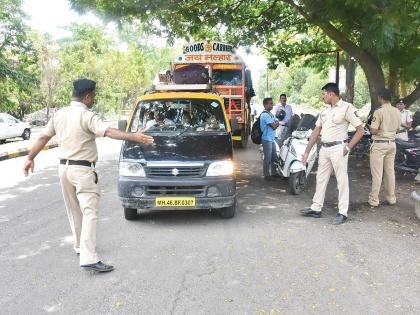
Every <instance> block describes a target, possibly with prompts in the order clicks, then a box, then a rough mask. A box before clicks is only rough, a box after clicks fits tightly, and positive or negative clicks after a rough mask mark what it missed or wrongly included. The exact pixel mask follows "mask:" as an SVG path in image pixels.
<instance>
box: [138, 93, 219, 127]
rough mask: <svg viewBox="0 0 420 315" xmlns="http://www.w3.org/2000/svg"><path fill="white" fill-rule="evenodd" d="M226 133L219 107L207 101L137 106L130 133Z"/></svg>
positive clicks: (215, 103) (143, 103)
mask: <svg viewBox="0 0 420 315" xmlns="http://www.w3.org/2000/svg"><path fill="white" fill-rule="evenodd" d="M142 129H144V130H145V132H149V133H156V132H159V133H160V132H164V133H167V132H192V133H210V132H221V131H223V132H226V130H227V129H226V124H225V119H224V114H223V109H222V106H221V104H220V103H219V102H218V101H215V100H208V99H171V100H153V101H144V102H141V103H139V104H138V106H137V109H136V112H135V114H134V117H133V120H132V123H131V127H130V130H131V131H132V132H136V131H139V130H142Z"/></svg>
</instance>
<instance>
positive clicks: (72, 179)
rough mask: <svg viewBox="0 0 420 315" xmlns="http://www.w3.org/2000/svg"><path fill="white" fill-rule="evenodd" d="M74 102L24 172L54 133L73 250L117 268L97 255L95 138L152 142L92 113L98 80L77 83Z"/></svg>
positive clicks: (99, 266)
mask: <svg viewBox="0 0 420 315" xmlns="http://www.w3.org/2000/svg"><path fill="white" fill-rule="evenodd" d="M73 87H74V88H73V101H72V102H71V103H70V106H67V107H64V108H62V109H60V110H59V111H57V112H56V113H55V114H54V116H53V117H52V118H51V120H50V121H49V122H48V125H47V126H46V128H45V130H44V131H43V134H42V135H41V136H40V137H39V139H38V140H37V142H36V143H35V144H34V146H33V147H32V149H31V151H30V152H29V155H28V158H27V160H26V162H25V165H24V168H23V171H24V173H25V176H28V173H29V170H31V171H32V172H33V171H34V166H35V163H34V159H35V157H36V156H37V154H38V153H39V152H40V151H41V150H42V149H43V148H44V146H45V145H46V144H47V142H48V141H49V140H50V139H51V138H52V137H53V136H55V137H56V140H57V142H58V144H59V152H58V156H59V158H60V166H59V170H58V173H59V177H60V183H61V188H62V192H63V197H64V203H65V205H66V210H67V215H68V218H69V221H70V227H71V230H72V234H73V241H74V250H75V252H76V253H77V254H79V253H80V266H81V267H84V268H85V269H89V270H95V271H111V270H113V269H114V267H113V266H109V265H106V264H104V263H102V262H101V261H100V260H99V259H98V254H97V253H96V223H97V220H98V216H97V212H98V203H99V187H98V175H97V173H96V170H95V163H96V161H97V159H98V151H97V148H96V142H95V138H96V137H104V136H105V137H110V138H112V139H118V140H128V141H135V142H140V143H145V144H150V143H153V138H152V137H150V136H147V135H144V134H143V133H141V132H138V133H127V132H123V131H120V130H118V129H115V128H108V127H107V126H105V124H104V123H103V121H102V120H101V119H100V118H99V116H98V115H97V114H95V113H94V112H92V111H91V108H92V106H93V104H94V102H95V89H96V82H95V81H92V80H88V79H81V80H76V81H74V82H73Z"/></svg>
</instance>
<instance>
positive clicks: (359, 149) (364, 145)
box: [348, 125, 372, 158]
mask: <svg viewBox="0 0 420 315" xmlns="http://www.w3.org/2000/svg"><path fill="white" fill-rule="evenodd" d="M355 133H356V131H350V132H349V133H348V142H350V141H351V139H352V138H353V136H354V134H355ZM371 145H372V134H371V133H370V129H369V127H368V126H366V125H365V126H364V127H363V137H362V138H361V139H360V141H359V142H358V143H357V144H356V145H355V146H354V147H353V149H352V150H351V151H350V155H354V156H355V157H356V158H362V157H363V156H368V155H369V152H370V147H371Z"/></svg>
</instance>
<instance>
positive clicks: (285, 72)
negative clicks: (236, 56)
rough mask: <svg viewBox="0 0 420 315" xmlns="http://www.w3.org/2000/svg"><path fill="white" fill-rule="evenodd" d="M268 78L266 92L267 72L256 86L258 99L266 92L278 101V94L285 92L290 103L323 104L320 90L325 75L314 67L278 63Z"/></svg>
mask: <svg viewBox="0 0 420 315" xmlns="http://www.w3.org/2000/svg"><path fill="white" fill-rule="evenodd" d="M268 79H269V85H268V93H267V91H266V87H267V84H266V82H267V74H266V73H265V74H263V75H262V76H261V78H260V80H259V82H258V86H257V97H258V99H263V98H264V97H265V95H266V94H268V95H269V96H271V97H273V100H274V101H275V102H278V101H279V97H280V94H282V93H286V95H287V96H288V101H289V102H290V103H294V104H299V105H304V106H306V107H313V108H320V107H322V106H323V102H322V100H321V99H320V91H321V88H322V86H323V85H325V82H326V77H325V76H324V75H323V74H319V73H317V72H316V71H315V70H314V69H311V68H307V67H303V66H302V65H296V64H295V65H292V66H290V67H286V66H285V65H284V64H280V65H279V66H278V67H277V68H276V69H274V70H270V71H269V74H268Z"/></svg>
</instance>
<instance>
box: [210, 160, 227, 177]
mask: <svg viewBox="0 0 420 315" xmlns="http://www.w3.org/2000/svg"><path fill="white" fill-rule="evenodd" d="M232 174H233V162H232V161H219V162H213V163H211V164H210V165H209V168H208V169H207V173H206V176H227V175H232Z"/></svg>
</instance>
